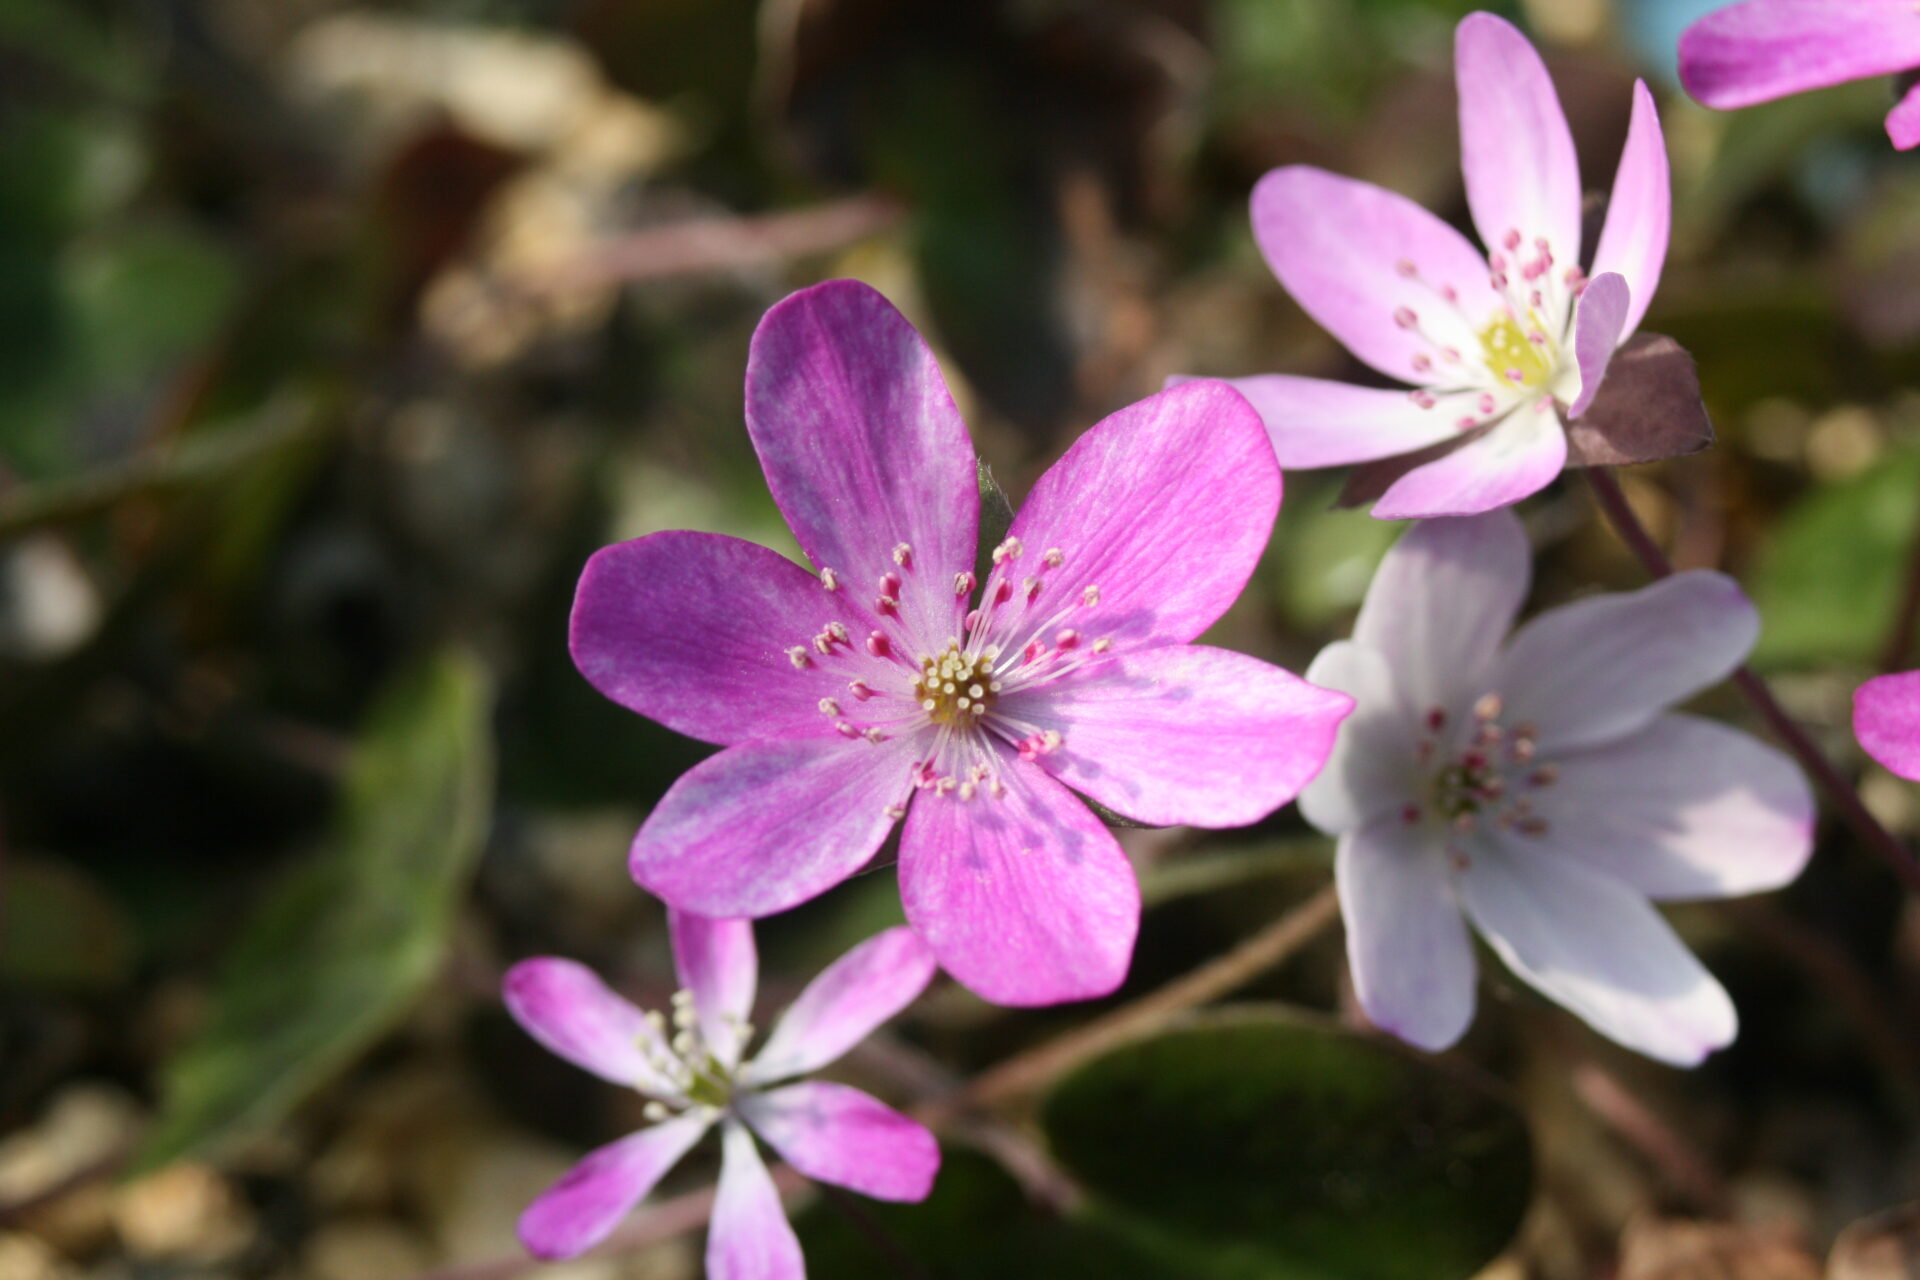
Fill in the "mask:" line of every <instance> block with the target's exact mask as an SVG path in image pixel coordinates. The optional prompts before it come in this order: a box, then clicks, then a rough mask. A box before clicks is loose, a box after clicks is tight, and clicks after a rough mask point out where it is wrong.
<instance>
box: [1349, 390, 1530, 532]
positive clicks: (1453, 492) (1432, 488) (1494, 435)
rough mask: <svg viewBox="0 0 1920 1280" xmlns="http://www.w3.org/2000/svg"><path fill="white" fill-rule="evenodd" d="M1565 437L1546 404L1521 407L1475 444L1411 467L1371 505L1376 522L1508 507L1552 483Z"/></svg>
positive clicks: (1425, 517) (1456, 514) (1477, 512)
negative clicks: (1377, 519)
mask: <svg viewBox="0 0 1920 1280" xmlns="http://www.w3.org/2000/svg"><path fill="white" fill-rule="evenodd" d="M1566 461H1567V433H1566V432H1565V431H1564V430H1563V429H1562V428H1561V426H1560V419H1559V417H1558V416H1557V415H1555V414H1554V412H1553V406H1552V402H1551V401H1547V400H1540V401H1537V402H1534V403H1530V404H1523V405H1521V406H1520V407H1518V408H1517V409H1515V410H1514V411H1513V412H1512V413H1509V414H1508V415H1507V416H1506V417H1505V418H1504V419H1503V420H1502V421H1501V422H1500V423H1499V424H1498V425H1496V426H1495V427H1494V428H1493V429H1492V430H1490V431H1488V432H1487V433H1486V434H1485V435H1483V436H1481V437H1480V438H1479V439H1477V440H1473V441H1470V442H1468V443H1467V444H1464V445H1462V446H1461V447H1460V448H1458V449H1455V450H1454V451H1453V452H1452V453H1449V454H1447V455H1446V456H1445V457H1443V458H1437V459H1435V460H1434V461H1432V462H1429V463H1427V464H1426V465H1425V466H1423V467H1416V468H1414V469H1413V470H1412V471H1409V472H1408V473H1407V474H1406V475H1404V476H1401V477H1400V478H1399V479H1398V480H1396V481H1394V482H1393V487H1392V488H1390V489H1388V490H1387V491H1386V492H1385V493H1384V494H1382V495H1381V496H1380V501H1378V502H1376V503H1374V504H1373V514H1374V515H1375V516H1377V517H1379V518H1380V519H1382V520H1420V519H1430V518H1432V517H1434V516H1471V515H1479V514H1480V513H1482V512H1485V511H1493V510H1495V509H1497V508H1499V507H1506V506H1511V505H1513V504H1514V503H1516V502H1518V501H1520V499H1522V498H1528V497H1532V496H1533V495H1534V494H1536V493H1538V492H1540V490H1542V489H1544V488H1546V487H1547V486H1548V485H1549V484H1552V483H1553V480H1554V477H1556V476H1558V475H1559V474H1560V471H1561V468H1563V467H1564V466H1565V465H1566Z"/></svg>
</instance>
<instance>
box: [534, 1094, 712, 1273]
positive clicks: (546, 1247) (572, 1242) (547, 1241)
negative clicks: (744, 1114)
mask: <svg viewBox="0 0 1920 1280" xmlns="http://www.w3.org/2000/svg"><path fill="white" fill-rule="evenodd" d="M712 1124H713V1120H712V1116H711V1113H710V1112H706V1111H691V1112H688V1113H687V1114H686V1115H683V1116H680V1117H678V1118H677V1119H673V1120H668V1121H666V1122H665V1123H663V1124H657V1125H654V1126H653V1127H652V1128H650V1129H642V1130H640V1131H639V1132H638V1133H633V1134H629V1135H627V1136H626V1137H624V1138H622V1139H620V1140H619V1141H618V1142H611V1143H608V1144H607V1145H606V1146H604V1147H601V1148H599V1149H598V1150H596V1151H593V1152H591V1153H589V1154H588V1155H587V1157H586V1158H585V1159H584V1160H582V1161H581V1162H580V1163H579V1164H576V1165H575V1166H573V1168H572V1169H570V1170H568V1171H567V1173H566V1175H565V1176H564V1177H562V1178H561V1179H560V1181H558V1182H556V1183H554V1184H553V1186H551V1187H550V1188H548V1189H547V1190H546V1191H544V1192H542V1193H541V1194H540V1196H539V1198H538V1199H536V1200H535V1201H534V1202H533V1203H532V1204H530V1205H528V1206H527V1210H526V1212H525V1213H523V1214H521V1215H520V1243H522V1244H524V1245H525V1246H526V1247H527V1252H528V1253H531V1254H532V1255H533V1256H534V1257H536V1258H542V1259H545V1260H546V1261H548V1262H553V1261H557V1260H559V1259H562V1258H572V1257H577V1256H578V1255H580V1254H582V1253H585V1252H586V1251H587V1250H589V1249H591V1248H593V1246H595V1245H596V1244H599V1243H600V1242H601V1241H602V1240H604V1239H606V1238H607V1235H608V1233H609V1232H611V1231H612V1230H613V1229H614V1227H616V1226H618V1225H619V1223H620V1219H622V1218H624V1217H626V1216H627V1215H628V1214H629V1213H632V1212H633V1207H634V1206H635V1205H637V1204H639V1203H640V1201H641V1199H642V1198H643V1197H644V1196H645V1195H646V1194H647V1192H649V1191H651V1190H653V1188H654V1185H655V1184H656V1183H658V1182H659V1181H660V1179H661V1178H663V1177H665V1176H666V1175H667V1171H668V1170H670V1169H672V1168H673V1166H674V1165H676V1164H678V1163H679V1162H680V1157H681V1156H683V1155H685V1154H686V1153H687V1151H688V1149H689V1148H690V1147H692V1146H693V1144H694V1143H696V1142H698V1141H700V1135H701V1134H704V1133H705V1132H706V1131H707V1130H708V1129H709V1128H710V1127H711V1126H712Z"/></svg>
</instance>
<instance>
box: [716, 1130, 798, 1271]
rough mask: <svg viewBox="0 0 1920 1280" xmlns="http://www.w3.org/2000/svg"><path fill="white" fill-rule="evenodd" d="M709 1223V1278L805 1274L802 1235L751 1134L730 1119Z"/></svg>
mask: <svg viewBox="0 0 1920 1280" xmlns="http://www.w3.org/2000/svg"><path fill="white" fill-rule="evenodd" d="M723 1141H724V1145H723V1146H722V1152H721V1160H720V1187H719V1190H718V1191H717V1192H716V1193H715V1195H714V1199H713V1219H712V1222H711V1225H710V1226H709V1227H708V1229H707V1280H806V1275H807V1264H806V1260H805V1259H804V1258H802V1257H801V1256H800V1241H799V1239H798V1238H797V1237H795V1235H794V1234H793V1224H792V1223H790V1222H788V1221H787V1211H786V1209H785V1208H784V1207H782V1205H781V1204H780V1191H779V1189H778V1188H776V1187H775V1186H774V1185H773V1178H772V1177H771V1176H770V1175H769V1174H768V1173H767V1166H766V1165H765V1164H764V1163H762V1161H761V1159H760V1153H759V1152H758V1151H757V1150H755V1149H754V1145H753V1135H752V1134H750V1133H748V1132H747V1130H746V1129H745V1127H744V1126H742V1125H741V1124H740V1123H739V1122H738V1121H733V1120H729V1121H728V1122H727V1126H726V1130H725V1137H724V1140H723Z"/></svg>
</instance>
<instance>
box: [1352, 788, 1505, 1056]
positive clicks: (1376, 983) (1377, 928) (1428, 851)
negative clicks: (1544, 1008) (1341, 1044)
mask: <svg viewBox="0 0 1920 1280" xmlns="http://www.w3.org/2000/svg"><path fill="white" fill-rule="evenodd" d="M1333 869H1334V883H1335V885H1336V887H1337V888H1338V890H1339V893H1340V914H1341V917H1342V918H1343V919H1344V920H1345V921H1346V928H1347V963H1348V964H1349V966H1351V968H1352V970H1353V984H1354V991H1355V994H1357V995H1358V996H1359V997H1360V1007H1361V1008H1363V1009H1365V1010H1366V1011H1367V1018H1368V1019H1369V1020H1370V1021H1371V1022H1372V1023H1373V1024H1374V1025H1375V1026H1376V1027H1379V1028H1380V1029H1381V1030H1382V1031H1387V1032H1391V1033H1392V1034H1394V1035H1396V1036H1399V1037H1400V1038H1401V1039H1402V1040H1405V1041H1406V1042H1407V1043H1409V1044H1414V1045H1418V1046H1419V1047H1420V1048H1422V1049H1427V1050H1434V1051H1437V1050H1440V1049H1445V1048H1447V1047H1448V1046H1450V1045H1452V1044H1453V1043H1454V1042H1455V1041H1456V1040H1458V1039H1459V1038H1460V1037H1461V1035H1462V1034H1464V1033H1465V1031H1466V1029H1467V1024H1468V1023H1470V1022H1472V1021H1473V1004H1474V980H1475V974H1476V972H1477V969H1478V966H1477V965H1476V964H1475V963H1474V959H1473V944H1472V942H1471V941H1470V940H1469V938H1468V937H1467V926H1466V922H1465V921H1464V920H1463V919H1462V918H1461V915H1460V904H1459V902H1458V901H1456V900H1455V898H1454V894H1453V880H1452V875H1451V873H1450V871H1449V869H1448V867H1447V860H1446V855H1445V853H1444V852H1442V850H1441V848H1440V845H1439V842H1438V839H1437V837H1436V835H1435V833H1434V831H1433V828H1432V827H1431V826H1430V825H1429V824H1427V823H1424V822H1422V823H1417V824H1415V823H1409V822H1407V821H1406V820H1405V819H1403V818H1402V817H1401V816H1400V815H1399V814H1397V813H1390V814H1384V815H1382V816H1381V817H1378V818H1375V819H1374V820H1373V821H1371V822H1369V823H1367V825H1366V826H1364V827H1362V828H1360V829H1359V830H1358V831H1351V832H1348V833H1347V834H1346V835H1344V836H1342V837H1341V838H1340V845H1339V849H1338V850H1337V852H1336V853H1335V856H1334V863H1333Z"/></svg>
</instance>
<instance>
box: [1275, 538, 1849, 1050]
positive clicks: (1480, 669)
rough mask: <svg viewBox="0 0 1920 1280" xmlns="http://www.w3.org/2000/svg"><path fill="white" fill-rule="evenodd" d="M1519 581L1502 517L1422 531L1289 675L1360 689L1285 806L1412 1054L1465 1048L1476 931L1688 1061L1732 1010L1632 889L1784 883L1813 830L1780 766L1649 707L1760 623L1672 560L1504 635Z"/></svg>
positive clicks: (1738, 738)
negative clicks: (1329, 880) (1317, 845)
mask: <svg viewBox="0 0 1920 1280" xmlns="http://www.w3.org/2000/svg"><path fill="white" fill-rule="evenodd" d="M1528 574H1529V556H1528V549H1527V542H1526V537H1525V535H1524V533H1522V531H1521V528H1520V524H1519V521H1518V520H1516V519H1515V518H1514V517H1513V515H1512V514H1511V513H1508V512H1504V511H1503V512H1495V513H1492V514H1488V515H1483V516H1477V517H1473V518H1470V519H1452V520H1435V521H1428V522H1423V523H1421V524H1419V525H1416V526H1415V527H1414V528H1413V529H1412V530H1411V531H1410V532H1409V533H1408V534H1407V535H1406V536H1405V537H1403V538H1402V539H1401V540H1400V542H1399V543H1398V544H1397V545H1396V546H1395V547H1394V549H1393V550H1392V551H1391V552H1390V553H1389V554H1388V556H1387V559H1386V561H1385V562H1384V563H1383V564H1382V565H1381V568H1380V572H1379V574H1378V576H1376V577H1375V578H1374V581H1373V585H1372V586H1371V588H1370V589H1369V590H1368V592H1367V598H1366V602H1365V604H1364V605H1363V606H1362V608H1361V611H1360V617H1359V620H1358V621H1357V622H1356V624H1355V627H1354V635H1353V639H1352V640H1346V641H1340V642H1338V643H1336V644H1333V645H1330V646H1328V647H1327V648H1326V649H1325V650H1323V651H1322V652H1321V653H1320V655H1319V657H1317V658H1316V659H1315V660H1314V662H1313V665H1312V667H1311V668H1309V670H1308V672H1307V675H1308V678H1309V679H1311V680H1315V681H1318V682H1320V683H1322V684H1326V685H1330V686H1332V687H1334V688H1337V689H1344V690H1346V691H1347V692H1349V693H1351V694H1353V695H1354V698H1355V700H1356V701H1357V703H1358V706H1357V708H1356V710H1355V711H1354V714H1353V717H1352V718H1351V719H1350V720H1349V721H1348V722H1347V724H1346V725H1345V726H1344V727H1343V729H1342V731H1341V735H1340V743H1339V746H1338V747H1337V748H1336V750H1335V752H1334V756H1333V759H1332V760H1331V761H1330V762H1329V763H1328V765H1327V768H1326V771H1325V772H1324V773H1323V774H1322V775H1321V776H1320V777H1319V778H1318V779H1316V780H1315V781H1314V782H1313V783H1312V784H1311V785H1310V786H1309V787H1308V788H1307V789H1306V791H1305V793H1304V794H1303V795H1302V796H1301V797H1300V806H1301V809H1302V811H1303V812H1304V813H1305V814H1306V816H1307V818H1308V820H1309V821H1311V822H1312V823H1313V824H1314V825H1315V826H1317V827H1319V828H1320V829H1321V830H1323V831H1326V832H1328V833H1330V834H1335V835H1338V837H1339V848H1338V853H1337V855H1336V862H1335V879H1336V882H1337V885H1338V889H1339V894H1340V903H1341V908H1342V911H1343V914H1344V915H1345V918H1346V925H1347V954H1348V959H1349V961H1350V963H1351V967H1352V970H1353V976H1354V982H1355V985H1356V987H1357V989H1358V993H1359V997H1360V1002H1361V1004H1362V1005H1363V1006H1364V1007H1365V1009H1366V1011H1367V1014H1368V1016H1369V1017H1370V1018H1371V1019H1372V1020H1373V1021H1374V1022H1375V1023H1376V1024H1377V1025H1379V1026H1380V1027H1382V1028H1384V1029H1385V1030H1388V1031H1391V1032H1393V1033H1394V1034H1395V1035H1398V1036H1400V1037H1402V1038H1403V1039H1406V1040H1409V1041H1411V1042H1412V1043H1414V1044H1417V1045H1420V1046H1422V1047H1424V1048H1428V1049H1439V1048H1443V1047H1445V1046H1447V1045H1450V1044H1452V1043H1453V1042H1454V1041H1455V1040H1457V1039H1459V1037H1460V1035H1461V1033H1462V1032H1463V1031H1465V1029H1466V1027H1467V1024H1468V1022H1470V1021H1471V1020H1472V1017H1473V1007H1474V986H1475V981H1474V973H1475V963H1474V955H1473V949H1472V946H1471V944H1470V943H1469V940H1468V935H1467V927H1466V926H1467V922H1468V921H1471V922H1472V924H1473V926H1474V928H1476V929H1478V930H1479V932H1480V935H1481V936H1482V937H1483V938H1485V939H1486V941H1487V943H1488V944H1489V945H1490V946H1491V947H1492V948H1493V950H1494V951H1495V952H1496V953H1497V954H1498V955H1499V956H1500V958H1501V959H1502V960H1504V961H1505V962H1506V964H1507V966H1508V967H1509V968H1510V969H1512V970H1513V972H1515V973H1516V974H1518V975H1520V977H1522V978H1524V979H1525V980H1526V981H1528V982H1529V983H1531V984H1533V985H1534V986H1535V987H1537V988H1539V990H1540V991H1541V992H1543V993H1544V994H1546V995H1547V996H1549V997H1551V998H1552V999H1554V1000H1557V1001H1558V1002H1560V1003H1561V1004H1563V1005H1565V1006H1566V1007H1567V1008H1568V1009H1571V1010H1572V1011H1573V1012H1575V1013H1577V1014H1579V1015H1580V1016H1581V1017H1582V1018H1584V1019H1586V1020H1587V1022H1589V1023H1590V1024H1592V1026H1593V1027H1594V1028H1595V1029H1596V1030H1598V1031H1600V1032H1602V1033H1603V1034H1605V1035H1608V1036H1611V1037H1613V1038H1614V1039H1615V1040H1618V1041H1619V1042H1620V1043H1622V1044H1624V1045H1627V1046H1629V1047H1631V1048H1634V1049H1637V1050H1639V1051H1640V1052H1642V1053H1646V1054H1650V1055H1652V1056H1653V1057H1656V1058H1661V1059H1663V1060H1665V1061H1668V1062H1673V1063H1680V1064H1692V1063H1695V1062H1698V1061H1699V1060H1700V1059H1701V1058H1703V1057H1704V1056H1705V1055H1706V1054H1707V1053H1709V1052H1710V1051H1712V1050H1714V1049H1716V1048H1719V1047H1721V1046H1723V1045H1725V1044H1727V1043H1729V1042H1730V1041H1731V1040H1732V1039H1733V1036H1734V1030H1735V1019H1734V1011H1733V1005H1732V1004H1731V1002H1729V1000H1728V999H1727V995H1726V992H1725V991H1723V990H1722V989H1721V987H1720V984H1719V983H1717V982H1716V981H1714V979H1713V977H1712V975H1710V974H1709V973H1708V972H1707V971H1706V970H1705V969H1704V968H1703V967H1702V966H1701V965H1700V962H1699V961H1698V960H1696V959H1695V958H1694V956H1693V955H1692V953H1690V952H1689V951H1688V950H1687V949H1686V947H1685V946H1684V945H1683V944H1682V943H1681V942H1680V940H1679V939H1678V938H1677V937H1676V936H1675V935H1674V932H1673V930H1672V929H1671V928H1669V927H1668V925H1667V923H1666V922H1665V921H1664V920H1663V919H1662V918H1661V916H1660V914H1659V912H1658V911H1656V910H1655V909H1654V908H1653V907H1652V906H1651V905H1649V903H1650V901H1660V900H1668V899H1691V898H1719V897H1727V896H1731V895H1736V894H1744V893H1753V892H1756V891H1758V890H1763V889H1771V888H1774V887H1777V886H1779V885H1782V884H1785V883H1787V882H1788V881H1789V880H1791V879H1793V877H1794V876H1795V875H1797V874H1798V873H1799V871H1800V868H1801V867H1802V865H1804V864H1805V862H1806V859H1807V855H1808V853H1809V851H1810V849H1811V842H1812V829H1813V800H1812V796H1811V795H1810V794H1809V792H1808V789H1807V784H1806V781H1805V779H1804V778H1803V777H1802V776H1801V775H1800V773H1799V771H1798V769H1797V768H1796V767H1795V766H1794V765H1793V764H1792V763H1791V762H1790V761H1789V760H1788V759H1787V758H1786V757H1785V756H1783V755H1781V754H1780V753H1779V752H1777V751H1775V750H1773V749H1772V748H1770V747H1768V746H1765V745H1763V744H1762V743H1760V742H1758V741H1756V740H1755V739H1753V738H1751V737H1749V736H1747V735H1746V734H1744V733H1739V732H1736V731H1734V730H1732V729H1729V728H1727V727H1725V726H1723V725H1720V724H1716V723H1714V722H1712V721H1709V720H1703V719H1699V718H1697V717H1694V716H1690V715H1683V714H1676V713H1674V712H1671V711H1669V710H1668V707H1669V706H1671V705H1672V704H1673V703H1674V702H1676V701H1678V700H1680V699H1682V698H1685V697H1687V696H1688V695H1689V694H1692V693H1694V692H1695V691H1697V690H1699V689H1701V688H1704V687H1706V686H1707V685H1710V684H1713V683H1715V682H1717V681H1719V680H1720V679H1721V678H1723V677H1724V676H1726V675H1727V674H1728V673H1729V672H1731V671H1732V670H1733V669H1734V667H1735V666H1737V665H1738V664H1739V662H1740V661H1741V660H1742V658H1743V657H1744V656H1745V655H1746V653H1747V651H1748V649H1749V648H1750V647H1751V646H1752V644H1753V641H1754V638H1755V636H1756V634H1757V633H1758V626H1759V624H1758V620H1757V617H1756V615H1755V613H1754V610H1753V607H1752V605H1751V604H1749V603H1748V601H1747V599H1746V597H1745V596H1744V595H1742V594H1741V592H1740V589H1739V587H1738V586H1737V585H1736V584H1735V583H1734V582H1733V581H1732V580H1731V579H1728V578H1726V577H1724V576H1722V575H1720V574H1717V573H1707V572H1693V573H1682V574H1676V575H1675V576H1673V577H1671V578H1666V579H1663V580H1662V581H1660V582H1658V583H1656V584H1654V585H1653V586H1650V587H1647V588H1645V589H1644V590H1641V591H1636V592H1633V593H1631V594H1625V595H1603V596H1594V597H1589V598H1587V599H1584V600H1580V601H1576V602H1575V603H1572V604H1569V605H1565V606H1563V607H1561V608H1558V609H1553V610H1550V611H1549V612H1547V613H1544V614H1542V615H1541V616H1540V617H1538V618H1536V619H1534V620H1533V621H1532V622H1530V623H1528V624H1527V625H1526V626H1524V627H1522V628H1521V629H1520V630H1519V631H1518V632H1517V633H1516V634H1515V635H1514V636H1513V637H1512V639H1511V640H1506V639H1505V638H1506V635H1507V632H1508V629H1509V628H1510V626H1511V625H1512V622H1513V619H1514V615H1515V614H1516V613H1517V612H1518V611H1519V608H1520V604H1521V601H1522V600H1523V599H1524V598H1525V597H1526V594H1527V583H1528ZM1503 641H1505V642H1504V643H1503Z"/></svg>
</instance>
